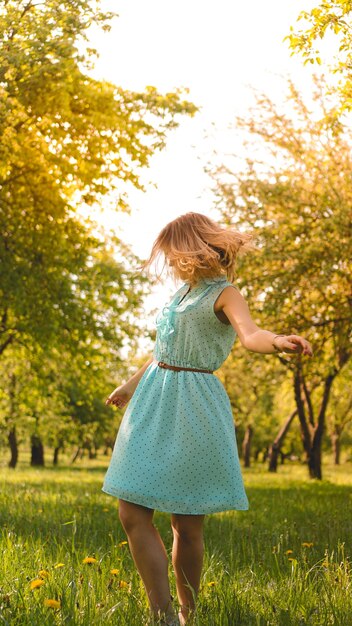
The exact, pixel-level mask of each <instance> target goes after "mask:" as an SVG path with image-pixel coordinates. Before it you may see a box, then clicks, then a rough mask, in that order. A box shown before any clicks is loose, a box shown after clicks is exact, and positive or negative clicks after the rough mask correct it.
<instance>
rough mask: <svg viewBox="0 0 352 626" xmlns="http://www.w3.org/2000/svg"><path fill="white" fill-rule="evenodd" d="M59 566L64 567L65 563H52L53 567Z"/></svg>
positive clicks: (57, 567)
mask: <svg viewBox="0 0 352 626" xmlns="http://www.w3.org/2000/svg"><path fill="white" fill-rule="evenodd" d="M59 567H65V563H57V564H56V565H54V569H59Z"/></svg>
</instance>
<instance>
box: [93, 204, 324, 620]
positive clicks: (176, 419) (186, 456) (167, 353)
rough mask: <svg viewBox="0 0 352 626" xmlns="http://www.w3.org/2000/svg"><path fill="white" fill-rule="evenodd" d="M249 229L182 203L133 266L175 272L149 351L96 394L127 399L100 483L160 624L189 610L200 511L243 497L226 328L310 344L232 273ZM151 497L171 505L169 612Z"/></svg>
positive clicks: (247, 336) (253, 343)
mask: <svg viewBox="0 0 352 626" xmlns="http://www.w3.org/2000/svg"><path fill="white" fill-rule="evenodd" d="M250 240H251V235H249V234H242V233H239V232H236V231H235V230H234V229H231V228H224V227H223V226H221V225H219V224H217V223H216V222H214V221H213V220H211V219H209V218H208V217H206V216H205V215H202V214H199V213H186V214H185V215H181V216H180V217H178V218H177V219H175V220H173V221H172V222H170V223H169V224H167V225H166V226H165V227H164V228H163V229H162V231H161V232H160V234H159V235H158V237H157V239H156V240H155V242H154V245H153V247H152V251H151V254H150V257H149V259H148V260H147V261H146V262H145V263H144V265H143V269H146V268H149V267H150V265H151V264H152V263H153V262H154V261H155V260H156V259H157V258H158V257H159V255H160V254H162V255H163V257H164V259H165V261H166V262H167V264H168V266H169V267H170V268H172V270H171V271H172V272H173V275H174V277H175V278H177V279H181V280H182V281H183V284H182V286H181V287H180V289H179V290H178V291H177V292H176V293H175V294H174V296H173V297H172V299H171V301H170V302H169V303H168V304H167V305H166V306H164V307H163V308H162V309H161V310H160V312H159V314H158V316H157V318H156V327H157V334H156V342H155V348H154V351H153V355H152V356H151V357H150V359H148V361H147V362H146V363H145V364H144V365H143V367H142V368H141V369H140V370H139V371H138V372H136V374H134V376H132V378H130V380H128V382H126V383H124V384H122V385H121V386H119V387H117V388H116V389H115V390H114V391H113V392H112V393H111V395H110V396H109V397H108V398H107V399H106V404H113V405H115V406H118V407H123V406H125V405H126V404H127V402H128V401H130V403H129V405H128V408H127V410H126V412H125V414H124V417H123V420H122V423H121V426H120V429H119V432H118V435H117V438H116V443H115V447H114V451H113V455H112V458H111V462H110V465H109V468H108V471H107V474H106V476H105V481H104V486H103V491H105V492H106V493H108V494H111V495H113V496H115V497H117V498H119V517H120V521H121V523H122V525H123V528H124V530H125V532H126V535H127V538H128V543H129V547H130V550H131V553H132V557H133V559H134V562H135V565H136V567H137V569H138V572H139V574H140V576H141V578H142V580H143V583H144V586H145V589H146V593H147V596H148V600H149V605H150V609H151V614H152V618H153V620H154V618H156V619H159V620H160V621H159V623H161V624H169V625H171V624H172V625H176V624H181V626H183V625H184V624H186V623H187V621H188V620H189V619H190V616H191V615H192V614H194V611H195V607H196V598H197V594H198V591H199V585H200V578H201V571H202V562H203V552H204V544H203V523H204V518H205V515H206V514H210V513H215V512H220V511H226V510H246V509H248V508H249V505H248V499H247V495H246V492H245V489H244V485H243V481H242V476H241V469H240V464H239V459H238V452H237V443H236V432H235V425H234V422H233V415H232V411H231V405H230V400H229V397H228V395H227V393H226V391H225V388H224V386H223V385H222V383H221V381H220V380H219V379H218V378H217V377H216V376H215V375H214V374H213V372H214V370H217V369H218V368H219V367H220V366H221V365H222V363H223V362H224V361H225V359H226V358H227V356H228V355H229V353H230V351H231V348H232V346H233V343H234V341H235V339H236V336H238V337H239V340H240V342H241V344H242V345H243V346H244V347H245V348H247V350H251V351H252V352H260V353H263V354H270V353H274V352H276V351H281V352H287V353H291V354H298V353H302V354H305V355H309V356H312V348H311V345H310V343H309V342H308V341H307V340H306V339H304V338H303V337H300V336H298V335H290V334H289V335H282V334H275V332H271V331H269V330H263V329H261V328H258V326H256V324H255V323H254V321H253V320H252V318H251V315H250V312H249V310H248V306H247V303H246V301H245V299H244V298H243V296H242V295H241V293H240V292H239V290H238V289H237V288H236V287H235V286H234V285H233V284H232V281H233V280H234V275H235V264H236V257H237V255H238V254H239V253H240V252H243V251H246V250H250V249H251V247H252V245H251V243H250ZM164 267H165V262H164ZM164 267H163V269H164ZM155 509H156V510H159V511H164V512H167V513H171V525H172V530H173V538H174V540H173V546H172V564H173V567H174V571H175V576H176V587H177V595H178V600H179V603H180V611H179V613H178V615H177V614H176V613H175V610H174V607H173V598H172V596H171V595H170V587H169V580H168V558H167V553H166V550H165V546H164V544H163V542H162V540H161V537H160V535H159V533H158V531H157V529H156V528H155V526H154V525H153V514H154V510H155Z"/></svg>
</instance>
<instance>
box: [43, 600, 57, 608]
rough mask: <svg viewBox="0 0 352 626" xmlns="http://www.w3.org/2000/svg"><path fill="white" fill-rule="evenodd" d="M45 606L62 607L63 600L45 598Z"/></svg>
mask: <svg viewBox="0 0 352 626" xmlns="http://www.w3.org/2000/svg"><path fill="white" fill-rule="evenodd" d="M44 606H48V607H49V608H50V609H60V608H61V602H60V601H59V600H50V599H49V598H45V600H44Z"/></svg>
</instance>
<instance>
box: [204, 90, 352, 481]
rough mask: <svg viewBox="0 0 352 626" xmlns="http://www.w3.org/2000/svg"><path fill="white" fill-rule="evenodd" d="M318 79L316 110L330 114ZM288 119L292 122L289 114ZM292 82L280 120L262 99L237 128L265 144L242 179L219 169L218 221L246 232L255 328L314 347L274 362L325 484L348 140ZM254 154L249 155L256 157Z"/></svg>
mask: <svg viewBox="0 0 352 626" xmlns="http://www.w3.org/2000/svg"><path fill="white" fill-rule="evenodd" d="M322 93H323V85H322V84H321V80H320V79H318V78H315V90H314V93H313V97H314V103H315V107H316V108H317V107H318V106H319V105H320V106H321V107H322V108H324V107H325V108H326V106H327V103H326V101H325V99H324V97H322ZM290 106H291V108H292V107H293V113H292V114H291V116H290V108H289V107H290ZM316 118H317V112H316V110H315V111H314V113H313V112H311V111H310V110H309V108H308V106H307V105H306V104H305V102H304V101H303V99H302V97H301V96H300V94H299V93H298V92H297V90H296V89H295V87H294V85H293V84H292V82H289V98H288V101H287V103H285V110H284V111H279V110H278V107H277V106H276V105H274V103H273V102H272V101H271V100H270V99H269V98H268V97H266V96H265V95H262V96H258V97H257V107H256V108H255V109H254V110H252V111H251V114H250V116H249V117H248V118H237V126H238V127H239V128H241V129H242V130H243V131H246V132H247V133H248V135H249V136H250V137H252V138H253V139H254V137H255V139H256V146H258V139H261V140H262V147H263V150H262V154H261V155H260V158H259V157H258V158H256V157H255V156H254V157H253V156H251V157H248V158H247V159H246V164H245V166H244V169H243V171H236V172H232V171H231V169H229V168H228V167H225V166H224V167H221V168H217V170H216V171H214V179H215V181H216V185H217V194H218V198H219V209H220V211H221V214H222V217H223V219H224V221H227V222H229V223H235V224H236V226H237V227H239V228H244V229H248V228H249V229H251V230H252V231H253V232H254V234H255V235H256V236H257V239H258V244H259V245H258V251H257V252H256V253H253V254H252V255H251V256H250V255H248V256H247V257H246V258H245V259H242V260H240V263H239V275H240V279H239V287H240V288H241V287H242V285H243V287H244V290H245V294H246V295H247V297H248V299H249V303H250V306H251V308H252V309H253V310H255V311H256V313H257V315H258V317H259V318H260V321H261V323H260V325H261V326H262V327H264V328H269V329H271V330H273V331H274V332H277V333H284V334H288V333H296V334H300V335H304V336H306V337H307V339H308V340H309V341H311V343H312V345H313V349H314V358H313V359H311V360H307V359H302V358H301V357H300V355H297V356H294V357H292V356H290V355H278V356H277V358H278V359H279V360H280V362H281V363H282V364H283V365H284V367H286V368H287V370H288V372H290V375H291V377H292V386H293V390H294V397H295V404H296V408H297V412H298V419H299V423H300V428H301V437H302V443H303V447H304V450H305V453H306V459H307V464H308V467H309V473H310V476H311V477H316V478H321V476H322V471H321V446H322V438H323V434H324V429H325V419H326V411H327V407H328V403H329V397H330V393H331V388H332V385H333V384H334V381H335V379H336V377H337V376H338V375H339V374H340V373H341V372H342V371H343V369H344V367H345V366H346V364H347V363H348V361H349V359H350V358H351V354H352V347H351V330H352V314H351V308H352V297H351V293H352V279H351V276H352V272H351V258H352V254H351V252H352V246H351V211H350V207H351V205H352V188H351V185H350V176H349V173H351V171H352V154H351V136H350V135H349V134H348V132H347V130H346V132H345V133H344V134H337V135H336V134H334V133H333V132H332V131H331V129H330V128H329V126H328V125H327V124H324V122H323V121H321V120H322V118H323V116H320V117H319V119H320V121H316ZM253 154H255V152H254V151H253Z"/></svg>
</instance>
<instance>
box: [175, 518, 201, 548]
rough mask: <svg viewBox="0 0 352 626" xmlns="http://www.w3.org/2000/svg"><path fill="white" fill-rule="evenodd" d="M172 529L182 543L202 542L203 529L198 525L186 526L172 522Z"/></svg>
mask: <svg viewBox="0 0 352 626" xmlns="http://www.w3.org/2000/svg"><path fill="white" fill-rule="evenodd" d="M172 531H173V533H174V535H175V536H176V537H177V538H178V539H179V540H181V541H183V542H184V543H190V544H191V543H192V544H195V543H198V544H199V543H201V544H203V529H202V527H200V526H195V527H194V526H188V525H184V524H181V523H177V522H176V523H175V522H174V523H173V524H172Z"/></svg>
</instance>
